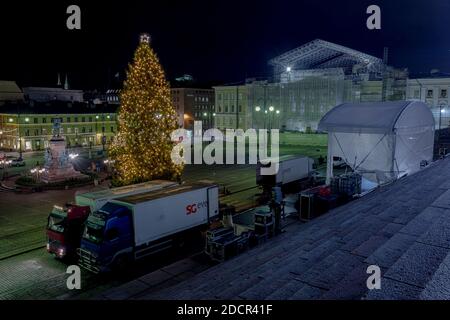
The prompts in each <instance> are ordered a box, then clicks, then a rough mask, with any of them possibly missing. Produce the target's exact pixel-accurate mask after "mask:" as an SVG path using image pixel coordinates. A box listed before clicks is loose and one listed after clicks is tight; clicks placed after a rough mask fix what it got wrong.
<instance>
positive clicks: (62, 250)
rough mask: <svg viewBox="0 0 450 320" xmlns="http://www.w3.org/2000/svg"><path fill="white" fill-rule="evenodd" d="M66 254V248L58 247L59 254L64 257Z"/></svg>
mask: <svg viewBox="0 0 450 320" xmlns="http://www.w3.org/2000/svg"><path fill="white" fill-rule="evenodd" d="M65 254H66V249H64V248H59V249H58V256H60V257H64V255H65Z"/></svg>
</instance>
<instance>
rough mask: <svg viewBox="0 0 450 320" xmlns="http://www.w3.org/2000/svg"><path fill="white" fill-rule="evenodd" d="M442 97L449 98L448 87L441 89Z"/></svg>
mask: <svg viewBox="0 0 450 320" xmlns="http://www.w3.org/2000/svg"><path fill="white" fill-rule="evenodd" d="M441 98H444V99H445V98H447V89H442V90H441Z"/></svg>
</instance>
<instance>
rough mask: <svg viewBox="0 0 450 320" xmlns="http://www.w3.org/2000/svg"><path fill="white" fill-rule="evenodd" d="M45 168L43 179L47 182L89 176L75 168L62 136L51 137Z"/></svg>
mask: <svg viewBox="0 0 450 320" xmlns="http://www.w3.org/2000/svg"><path fill="white" fill-rule="evenodd" d="M44 169H45V171H44V172H43V173H42V175H41V180H42V181H43V182H45V183H50V182H60V181H64V180H69V179H85V178H87V176H86V175H84V174H82V173H80V172H78V171H76V170H75V169H74V168H73V165H72V164H71V163H70V161H69V155H68V152H67V150H66V141H65V140H64V138H62V137H53V138H52V139H50V141H49V148H48V149H47V151H46V154H45V165H44Z"/></svg>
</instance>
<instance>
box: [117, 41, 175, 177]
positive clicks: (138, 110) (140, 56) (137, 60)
mask: <svg viewBox="0 0 450 320" xmlns="http://www.w3.org/2000/svg"><path fill="white" fill-rule="evenodd" d="M120 101H121V105H120V109H119V115H118V124H119V130H118V135H117V137H116V139H115V141H114V143H113V145H112V147H111V150H110V156H111V158H112V159H113V160H114V162H115V165H114V168H115V175H114V181H113V182H114V184H115V185H128V184H133V183H138V182H144V181H149V180H153V179H171V180H177V179H179V177H180V176H181V172H182V170H183V167H182V166H180V165H175V164H173V162H172V160H171V157H170V154H171V152H172V148H173V146H174V143H173V142H172V141H171V140H170V134H171V133H172V131H173V130H175V129H177V114H176V112H175V109H174V107H173V105H172V102H171V98H170V89H169V84H168V82H167V81H166V78H165V75H164V71H163V69H162V67H161V65H160V64H159V60H158V57H157V56H156V54H155V52H154V51H153V49H152V48H151V47H150V36H149V35H147V34H143V35H141V37H140V44H139V47H138V48H137V49H136V52H135V54H134V59H133V63H132V64H130V65H129V69H128V72H127V79H126V81H125V82H124V87H123V89H122V91H121V94H120Z"/></svg>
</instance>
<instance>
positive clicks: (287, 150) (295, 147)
mask: <svg viewBox="0 0 450 320" xmlns="http://www.w3.org/2000/svg"><path fill="white" fill-rule="evenodd" d="M327 139H328V137H327V135H326V134H305V133H293V132H283V133H280V154H281V155H288V154H298V155H304V156H308V157H311V158H314V159H317V158H318V157H319V156H320V155H322V157H325V156H326V155H327V141H328V140H327Z"/></svg>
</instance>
